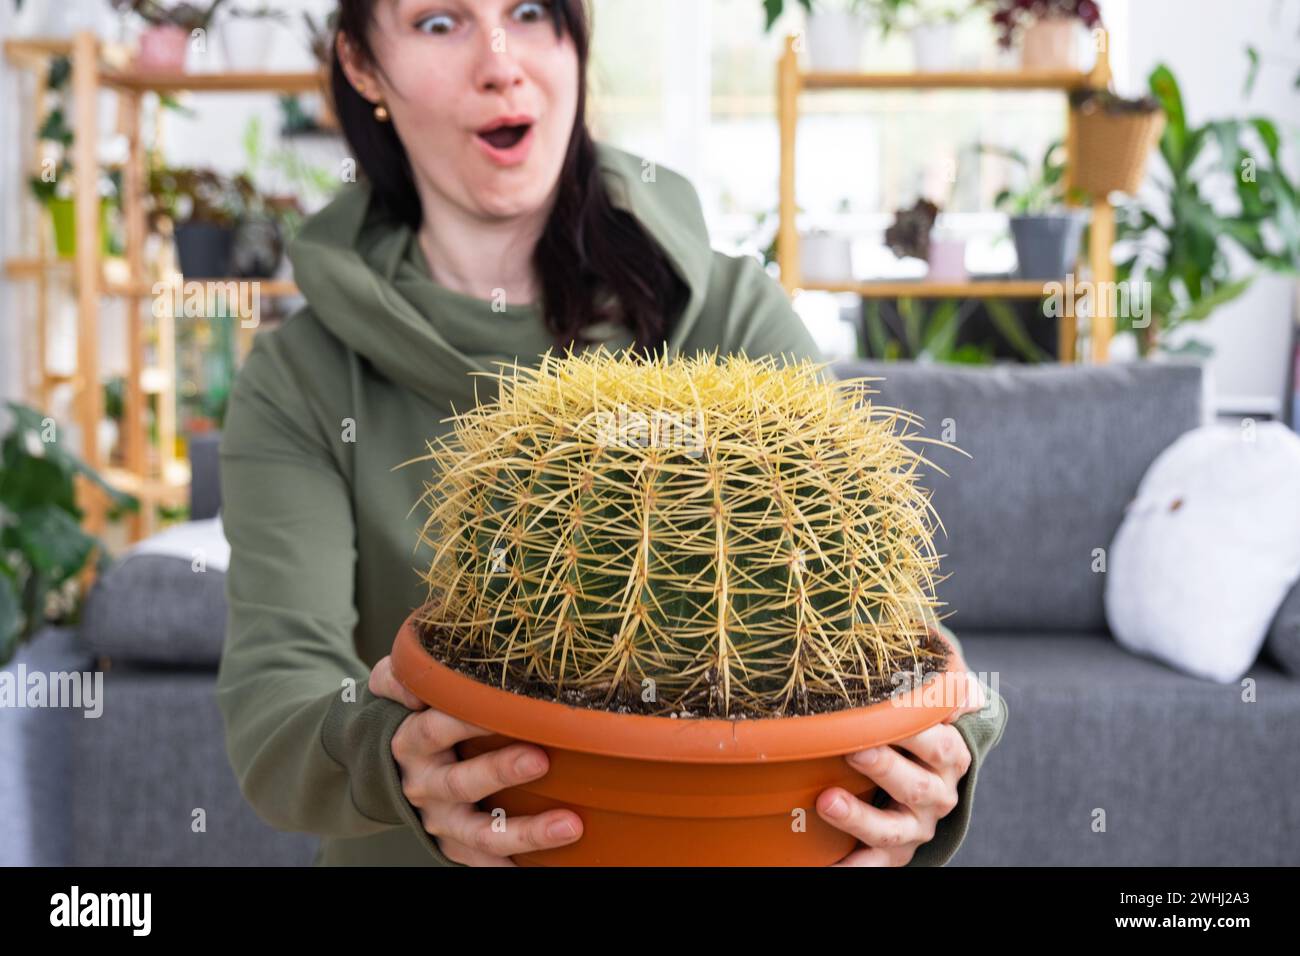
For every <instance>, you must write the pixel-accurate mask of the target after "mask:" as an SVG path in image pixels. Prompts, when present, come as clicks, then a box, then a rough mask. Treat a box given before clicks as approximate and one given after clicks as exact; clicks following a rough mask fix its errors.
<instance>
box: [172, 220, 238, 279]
mask: <svg viewBox="0 0 1300 956" xmlns="http://www.w3.org/2000/svg"><path fill="white" fill-rule="evenodd" d="M234 240H235V230H234V229H233V228H232V227H230V226H220V225H217V224H216V223H211V222H183V223H178V224H177V226H176V259H177V261H178V264H179V265H180V269H181V274H182V275H183V276H185V278H187V279H222V278H227V277H229V275H230V254H231V250H232V249H233V248H234Z"/></svg>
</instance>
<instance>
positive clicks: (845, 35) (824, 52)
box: [808, 10, 867, 73]
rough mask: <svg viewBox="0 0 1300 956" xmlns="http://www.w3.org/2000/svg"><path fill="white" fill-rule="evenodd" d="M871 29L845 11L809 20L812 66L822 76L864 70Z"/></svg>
mask: <svg viewBox="0 0 1300 956" xmlns="http://www.w3.org/2000/svg"><path fill="white" fill-rule="evenodd" d="M866 36H867V28H866V24H864V23H863V22H862V18H861V17H859V16H857V15H856V14H853V13H850V12H847V11H843V10H826V11H821V12H817V13H813V14H812V15H811V16H809V17H808V65H809V69H811V70H813V71H815V72H818V73H852V72H856V71H857V70H860V69H862V44H863V42H864V41H865V40H866Z"/></svg>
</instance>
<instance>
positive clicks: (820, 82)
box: [799, 70, 1090, 90]
mask: <svg viewBox="0 0 1300 956" xmlns="http://www.w3.org/2000/svg"><path fill="white" fill-rule="evenodd" d="M1089 80H1090V76H1089V74H1087V73H1080V72H1079V71H1077V70H1023V71H1014V70H993V71H988V72H970V71H966V72H946V73H829V72H815V73H800V74H799V81H800V83H801V85H802V86H803V88H804V89H806V90H1074V89H1080V88H1082V87H1086V86H1088V85H1089Z"/></svg>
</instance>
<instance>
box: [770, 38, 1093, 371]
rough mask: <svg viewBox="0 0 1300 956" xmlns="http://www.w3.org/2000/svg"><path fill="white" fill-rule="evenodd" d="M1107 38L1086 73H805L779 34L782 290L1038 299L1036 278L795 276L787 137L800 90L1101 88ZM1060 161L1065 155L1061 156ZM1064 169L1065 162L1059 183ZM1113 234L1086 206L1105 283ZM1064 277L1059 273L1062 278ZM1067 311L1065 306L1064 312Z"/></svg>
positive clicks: (1069, 343)
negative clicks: (832, 279) (837, 279)
mask: <svg viewBox="0 0 1300 956" xmlns="http://www.w3.org/2000/svg"><path fill="white" fill-rule="evenodd" d="M1107 48H1108V44H1107V43H1106V42H1105V38H1104V37H1103V42H1101V43H1100V44H1098V53H1097V61H1096V63H1095V64H1094V66H1093V68H1092V70H1091V71H1089V72H1087V73H1082V72H1077V71H1067V70H1039V71H1020V72H1010V71H1005V72H986V73H984V72H982V73H975V72H960V73H958V72H951V73H826V72H806V71H803V70H801V69H800V67H799V56H798V49H797V44H796V37H795V36H794V35H793V34H791V35H789V36H787V37H786V40H785V52H784V53H783V54H782V56H781V59H780V62H779V63H778V64H777V115H778V118H779V121H780V127H781V179H780V206H779V211H780V221H779V226H778V228H777V237H778V238H777V262H778V263H779V265H780V267H781V282H782V284H783V285H784V286H785V289H786V291H787V292H789V293H791V294H794V293H795V292H796V291H798V290H801V289H802V290H810V291H818V292H853V293H856V294H858V295H860V296H863V297H864V298H888V299H892V298H901V297H904V296H914V297H916V298H927V299H936V298H1024V299H1033V298H1041V297H1043V296H1044V295H1045V294H1046V292H1045V291H1044V283H1043V282H1037V281H1025V280H980V279H973V280H971V281H969V282H928V281H925V280H919V281H906V280H904V281H895V280H889V281H878V282H842V283H816V282H806V283H805V282H803V281H802V273H801V269H800V261H799V230H798V224H797V221H796V215H797V210H798V206H797V202H796V198H795V143H796V137H797V134H798V127H799V104H800V95H801V94H803V93H805V92H816V91H823V90H1059V91H1061V92H1062V93H1068V92H1070V91H1071V90H1076V89H1083V88H1103V87H1105V86H1107V85H1108V84H1109V82H1110V62H1109V60H1108V58H1107V54H1106V50H1107ZM1066 117H1067V120H1066V122H1067V126H1066V152H1067V154H1068V156H1069V157H1073V156H1074V155H1076V153H1077V150H1076V149H1075V148H1074V144H1075V137H1076V136H1077V130H1076V129H1075V123H1074V118H1073V114H1072V113H1071V112H1070V111H1069V109H1068V107H1067V110H1066ZM1067 162H1069V159H1068V158H1067ZM1071 174H1072V169H1071V168H1069V167H1067V170H1066V181H1067V184H1068V183H1069V181H1070V176H1071ZM1114 237H1115V212H1114V209H1113V208H1112V207H1111V205H1110V203H1109V202H1108V201H1107V200H1106V199H1104V198H1103V199H1098V200H1097V201H1095V202H1094V203H1093V206H1092V235H1091V246H1090V259H1089V263H1088V264H1089V268H1090V271H1091V277H1092V280H1093V282H1095V283H1103V282H1113V281H1114V278H1115V270H1114V265H1113V263H1112V260H1111V246H1112V245H1113V244H1114ZM1062 280H1064V277H1062ZM1106 299H1107V297H1106V296H1093V297H1092V304H1093V309H1094V311H1093V314H1092V317H1091V333H1090V342H1091V352H1092V360H1093V361H1094V362H1105V361H1106V356H1107V354H1108V352H1109V350H1110V339H1111V335H1112V333H1113V330H1114V317H1113V316H1110V315H1108V314H1107V313H1106V311H1105V310H1106V307H1107V303H1106V301H1105V300H1106ZM1065 311H1066V312H1069V313H1072V312H1073V310H1068V309H1067V310H1065ZM1059 321H1060V335H1059V341H1060V350H1059V358H1060V360H1061V361H1062V362H1074V361H1076V358H1077V356H1076V352H1077V350H1078V341H1077V340H1078V334H1077V325H1076V319H1075V318H1074V316H1073V314H1070V315H1065V316H1062V317H1061V319H1060V320H1059Z"/></svg>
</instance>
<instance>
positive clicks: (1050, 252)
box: [979, 140, 1088, 279]
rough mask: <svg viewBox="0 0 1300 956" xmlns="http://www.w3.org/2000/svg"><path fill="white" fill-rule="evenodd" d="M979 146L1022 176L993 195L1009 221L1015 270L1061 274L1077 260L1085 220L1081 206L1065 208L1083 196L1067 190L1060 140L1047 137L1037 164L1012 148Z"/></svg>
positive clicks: (1027, 274)
mask: <svg viewBox="0 0 1300 956" xmlns="http://www.w3.org/2000/svg"><path fill="white" fill-rule="evenodd" d="M979 150H980V152H984V153H991V154H993V155H997V156H1002V157H1004V158H1005V159H1009V160H1011V162H1013V163H1015V164H1016V165H1017V166H1018V167H1020V169H1021V170H1022V172H1023V174H1024V176H1025V177H1026V181H1025V184H1024V185H1023V186H1022V187H1021V188H1019V189H1004V190H1002V191H1001V192H999V193H998V195H997V198H996V200H995V202H996V204H997V208H998V209H1000V210H1002V211H1003V212H1005V213H1006V214H1007V217H1008V220H1009V222H1010V226H1011V237H1012V240H1013V241H1014V242H1015V246H1016V261H1017V262H1018V263H1019V265H1018V267H1017V274H1018V275H1019V276H1020V278H1022V279H1060V278H1061V277H1062V276H1064V275H1066V274H1067V273H1068V272H1070V271H1071V269H1073V268H1074V264H1075V262H1076V261H1077V260H1078V257H1079V246H1080V243H1081V241H1082V238H1083V228H1084V226H1085V225H1086V224H1087V221H1088V216H1087V213H1086V212H1084V211H1083V210H1081V209H1068V208H1066V202H1067V199H1069V200H1073V201H1075V202H1076V204H1077V203H1078V202H1080V201H1082V199H1083V198H1084V196H1083V193H1082V192H1081V191H1080V190H1078V189H1075V190H1072V191H1071V194H1070V196H1068V197H1067V195H1066V189H1065V145H1064V143H1062V142H1060V141H1059V140H1058V141H1057V142H1054V143H1051V144H1050V145H1049V146H1048V147H1047V149H1046V150H1044V151H1043V159H1042V162H1041V163H1040V164H1039V166H1038V169H1037V170H1034V169H1032V168H1031V167H1030V163H1029V160H1028V159H1027V158H1026V157H1025V155H1024V153H1022V152H1020V151H1019V150H1017V149H1003V148H999V147H994V146H980V147H979Z"/></svg>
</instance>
